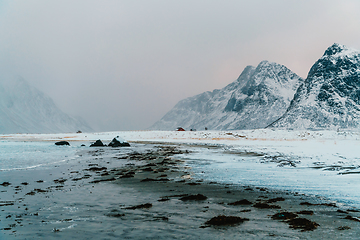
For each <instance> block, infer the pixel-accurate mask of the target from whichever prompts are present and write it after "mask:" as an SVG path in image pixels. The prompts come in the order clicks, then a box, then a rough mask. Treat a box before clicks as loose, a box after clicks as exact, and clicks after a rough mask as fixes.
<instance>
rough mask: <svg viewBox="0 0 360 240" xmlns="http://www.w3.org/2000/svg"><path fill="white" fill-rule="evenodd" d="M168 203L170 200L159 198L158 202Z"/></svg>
mask: <svg viewBox="0 0 360 240" xmlns="http://www.w3.org/2000/svg"><path fill="white" fill-rule="evenodd" d="M167 201H170V198H160V199H159V200H158V202H167Z"/></svg>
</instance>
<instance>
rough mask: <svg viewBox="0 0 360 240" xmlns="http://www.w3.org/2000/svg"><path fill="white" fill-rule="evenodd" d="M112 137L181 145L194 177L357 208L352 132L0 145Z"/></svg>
mask: <svg viewBox="0 0 360 240" xmlns="http://www.w3.org/2000/svg"><path fill="white" fill-rule="evenodd" d="M116 136H119V137H120V138H123V139H125V140H126V141H129V142H130V143H131V142H134V141H144V142H163V143H179V144H182V147H184V148H189V149H191V150H192V151H191V152H190V153H189V154H187V155H183V156H179V157H181V158H183V159H184V160H186V164H187V165H188V166H189V167H191V169H192V170H191V171H192V177H194V178H202V179H205V180H208V181H218V182H223V183H232V184H241V185H256V186H263V187H269V188H275V189H282V190H290V191H293V192H299V193H305V194H314V195H321V196H324V197H328V198H330V199H333V200H336V201H339V202H340V203H344V204H349V205H353V206H356V207H359V208H360V200H359V199H360V193H358V191H357V189H359V186H360V178H359V174H360V158H359V154H358V150H357V149H358V146H359V144H360V132H357V131H288V130H276V131H274V130H270V129H265V130H264V129H258V130H244V131H198V132H175V131H124V132H102V133H80V134H23V135H21V134H13V135H0V140H2V142H1V145H2V146H5V148H6V145H8V146H10V145H11V144H15V143H16V141H22V144H23V143H24V141H25V143H29V142H30V143H31V144H35V143H36V144H39V142H42V143H43V142H44V141H45V142H47V143H49V144H50V143H51V145H53V143H52V141H59V140H67V141H70V143H71V144H72V146H75V145H76V144H77V145H80V143H82V142H91V141H95V140H97V139H101V140H102V141H104V142H105V143H106V141H109V142H110V141H111V140H112V139H113V138H114V137H116ZM49 141H50V142H49ZM17 143H19V142H17ZM193 145H198V146H201V147H197V148H194V147H193ZM45 149H46V150H44V151H45V152H46V153H48V152H53V151H56V150H55V149H56V148H52V147H51V148H50V147H49V148H45ZM64 149H65V148H64ZM69 149H70V150H68V151H72V150H71V148H69ZM55 156H56V154H55Z"/></svg>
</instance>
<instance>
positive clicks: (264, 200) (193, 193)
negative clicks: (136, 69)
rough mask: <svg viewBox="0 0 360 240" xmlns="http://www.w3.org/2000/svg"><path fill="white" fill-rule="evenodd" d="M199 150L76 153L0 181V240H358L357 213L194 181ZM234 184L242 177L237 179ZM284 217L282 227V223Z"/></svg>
mask: <svg viewBox="0 0 360 240" xmlns="http://www.w3.org/2000/svg"><path fill="white" fill-rule="evenodd" d="M198 147H199V146H191V145H180V144H179V145H177V144H165V143H162V144H160V143H158V144H156V143H151V144H145V143H132V147H128V148H87V147H86V148H82V149H81V150H80V152H79V157H78V158H77V159H76V161H69V162H62V163H61V164H57V165H54V166H53V167H51V168H46V169H28V170H24V171H15V172H9V171H7V172H6V171H5V172H2V174H1V180H2V181H1V183H0V184H1V186H0V220H1V221H0V234H1V235H0V236H1V238H2V239H75V238H76V239H94V238H96V239H324V238H329V239H357V238H359V237H360V230H359V224H360V222H359V218H358V217H360V212H358V210H357V209H354V208H351V207H347V206H344V205H341V207H340V206H338V204H337V203H336V202H334V201H329V200H328V199H325V198H321V197H319V196H317V197H314V196H307V195H304V194H299V193H294V192H291V191H279V190H273V189H270V188H264V187H257V186H249V185H246V186H243V185H241V184H222V183H219V182H212V181H204V180H202V179H201V178H199V177H197V178H193V173H192V169H191V167H189V166H188V165H187V164H186V160H184V158H181V157H180V156H182V155H184V154H189V153H191V151H192V150H194V149H195V148H198ZM239 174H241V173H239ZM289 216H290V217H289Z"/></svg>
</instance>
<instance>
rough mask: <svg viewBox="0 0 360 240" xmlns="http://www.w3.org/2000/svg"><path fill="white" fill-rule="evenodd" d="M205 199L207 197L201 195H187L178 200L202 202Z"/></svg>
mask: <svg viewBox="0 0 360 240" xmlns="http://www.w3.org/2000/svg"><path fill="white" fill-rule="evenodd" d="M206 199H207V197H206V196H204V195H202V194H196V195H189V196H186V197H182V198H180V200H181V201H203V200H206Z"/></svg>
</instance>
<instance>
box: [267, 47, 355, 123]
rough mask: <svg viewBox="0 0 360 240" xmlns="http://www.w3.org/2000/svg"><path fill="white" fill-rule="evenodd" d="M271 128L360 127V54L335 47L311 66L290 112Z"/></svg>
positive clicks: (348, 49) (291, 105) (352, 50)
mask: <svg viewBox="0 0 360 240" xmlns="http://www.w3.org/2000/svg"><path fill="white" fill-rule="evenodd" d="M269 127H275V128H294V129H301V128H303V129H308V128H315V129H316V128H327V129H329V128H330V129H335V128H358V127H360V52H359V51H357V50H354V49H350V48H347V47H345V46H344V45H340V44H334V45H332V46H331V47H329V48H328V49H327V50H326V51H325V53H324V55H323V56H322V57H321V58H320V59H319V60H318V61H317V62H316V63H315V64H314V65H313V66H312V68H311V70H310V72H309V74H308V77H307V78H306V80H305V82H304V84H302V85H301V86H300V87H299V89H298V90H297V91H296V94H295V96H294V99H293V100H292V102H291V104H290V107H289V109H288V110H287V111H286V113H285V114H284V115H283V116H282V117H280V118H279V119H278V120H277V121H275V122H274V123H272V124H270V125H269Z"/></svg>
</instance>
